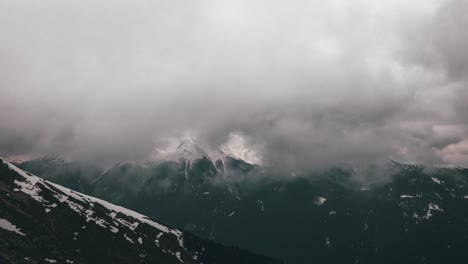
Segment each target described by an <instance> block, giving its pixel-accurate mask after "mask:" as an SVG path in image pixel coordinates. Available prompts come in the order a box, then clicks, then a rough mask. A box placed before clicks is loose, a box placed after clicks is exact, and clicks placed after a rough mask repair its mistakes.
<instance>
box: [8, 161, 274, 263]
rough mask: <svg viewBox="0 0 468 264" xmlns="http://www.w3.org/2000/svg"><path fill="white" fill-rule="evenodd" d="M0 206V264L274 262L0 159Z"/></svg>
mask: <svg viewBox="0 0 468 264" xmlns="http://www.w3.org/2000/svg"><path fill="white" fill-rule="evenodd" d="M46 160H47V161H49V162H52V160H50V159H46ZM43 161H45V160H43ZM55 161H56V162H57V160H55ZM0 209H1V210H0V263H90V264H99V263H103V264H104V263H168V264H169V263H205V264H207V263H232V264H238V263H246V264H247V263H249V264H250V263H252V264H257V263H265V264H274V263H281V262H280V261H276V260H273V259H269V258H267V257H262V256H259V255H255V254H252V253H249V252H246V251H243V250H240V249H238V248H235V247H225V246H222V245H220V244H216V243H214V242H212V241H207V240H202V239H199V238H197V237H196V236H194V235H192V234H190V233H186V232H182V231H179V230H177V229H174V228H170V227H168V226H165V225H163V224H161V223H159V222H157V221H155V220H152V219H150V218H148V217H146V216H144V215H141V214H139V213H136V212H135V211H132V210H129V209H126V208H123V207H121V206H117V205H114V204H112V203H109V202H106V201H104V200H101V199H98V198H94V197H91V196H88V195H84V194H82V193H79V192H77V191H73V190H70V189H68V188H65V187H62V186H60V185H58V184H55V183H52V182H49V181H46V180H44V179H41V178H39V177H37V176H34V175H33V174H31V173H29V172H25V171H23V170H22V169H20V168H18V167H16V166H15V165H13V164H11V163H10V162H8V161H6V160H4V159H1V158H0Z"/></svg>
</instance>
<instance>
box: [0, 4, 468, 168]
mask: <svg viewBox="0 0 468 264" xmlns="http://www.w3.org/2000/svg"><path fill="white" fill-rule="evenodd" d="M466 9H467V3H466V1H457V0H430V1H422V0H418V1H412V2H411V3H408V2H407V1H393V0H392V1H390V0H383V1H379V2H375V1H370V0H362V1H358V2H357V3H349V2H348V1H341V0H338V1H332V2H317V1H312V2H310V1H296V2H295V3H285V2H281V1H263V0H259V1H236V3H223V4H221V3H218V2H217V1H211V0H203V1H197V2H191V1H183V2H178V3H175V2H172V1H166V0H162V1H157V2H152V3H150V2H146V1H142V2H139V3H133V2H128V1H117V2H113V3H112V5H110V3H108V2H106V1H81V2H79V3H78V2H73V3H63V2H62V1H56V0H47V1H42V2H41V3H40V4H38V3H37V2H36V1H34V0H24V1H20V2H14V3H13V2H10V1H1V2H0V17H1V22H2V23H0V33H1V39H2V41H1V44H0V56H1V58H2V60H1V62H0V68H1V69H2V71H1V72H2V73H1V78H0V94H1V96H0V122H1V124H2V125H1V126H0V153H2V155H5V156H9V157H10V158H24V157H37V156H42V155H47V154H49V153H58V154H61V155H64V156H68V157H70V158H72V159H73V160H88V161H89V160H91V161H95V160H101V161H106V160H111V161H126V160H136V161H142V160H148V159H150V158H151V157H152V155H153V154H154V151H155V150H156V149H158V148H160V147H161V146H160V144H161V142H165V141H167V140H170V138H172V137H181V136H183V135H184V134H186V133H187V131H189V132H188V133H192V134H195V135H196V136H197V138H198V139H199V140H200V141H202V142H203V143H204V144H206V145H207V146H208V147H209V148H212V149H218V148H219V147H220V146H222V145H223V144H225V143H226V142H228V141H229V138H230V135H231V133H236V134H238V135H241V136H242V137H243V138H244V139H245V140H246V142H247V143H246V144H248V145H249V147H254V149H255V151H257V152H259V153H261V156H262V160H263V161H264V162H266V163H282V164H283V166H289V167H292V168H294V167H309V168H310V167H314V166H324V165H325V166H326V165H330V163H333V162H335V161H344V162H350V161H353V162H371V161H373V160H376V159H377V160H379V159H385V158H387V157H393V158H395V159H398V160H404V161H412V162H424V163H427V164H458V165H463V164H464V165H466V164H467V154H466V153H467V150H468V144H467V138H468V137H467V135H468V132H467V123H466V120H468V118H467V115H468V112H467V108H466V98H468V94H467V89H466V87H467V76H466V72H467V71H466V69H467V65H468V63H467V55H466V52H465V51H464V50H465V48H464V47H465V46H467V45H466V44H467V39H468V37H467V34H466V30H465V28H466V26H467V21H466V19H465V18H464V11H465V10H466ZM163 145H164V144H163Z"/></svg>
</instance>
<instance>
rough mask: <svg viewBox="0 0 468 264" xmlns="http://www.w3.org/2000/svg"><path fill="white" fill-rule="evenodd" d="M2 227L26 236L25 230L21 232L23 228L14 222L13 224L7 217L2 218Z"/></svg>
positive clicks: (0, 223)
mask: <svg viewBox="0 0 468 264" xmlns="http://www.w3.org/2000/svg"><path fill="white" fill-rule="evenodd" d="M0 228H1V229H5V230H7V231H11V232H15V233H17V234H18V235H21V236H26V235H25V234H24V233H23V232H21V229H19V228H17V227H16V226H15V225H14V224H12V223H11V222H10V221H8V220H6V219H2V218H0Z"/></svg>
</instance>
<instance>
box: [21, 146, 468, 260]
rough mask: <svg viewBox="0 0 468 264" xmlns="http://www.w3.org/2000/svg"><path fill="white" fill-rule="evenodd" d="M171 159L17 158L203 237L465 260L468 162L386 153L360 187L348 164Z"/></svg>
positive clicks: (279, 251)
mask: <svg viewBox="0 0 468 264" xmlns="http://www.w3.org/2000/svg"><path fill="white" fill-rule="evenodd" d="M189 143H190V144H187V145H186V144H181V145H180V146H179V147H178V152H177V154H176V155H173V156H172V157H171V158H169V159H163V160H155V161H152V162H144V163H135V162H127V163H118V164H112V165H109V164H107V165H106V166H101V165H100V166H97V165H96V166H91V165H83V164H80V163H74V162H68V161H65V160H64V159H61V158H59V157H44V158H40V159H36V160H31V161H28V162H23V163H21V164H18V166H20V167H22V168H24V169H26V170H28V171H31V172H33V173H36V174H37V175H39V176H41V177H43V178H46V179H48V180H50V181H52V182H56V183H59V184H62V185H64V186H67V187H69V188H71V189H74V190H78V191H81V192H84V193H86V194H89V195H93V196H96V197H100V198H102V199H106V200H109V201H111V202H114V203H117V204H120V205H123V206H125V207H128V208H131V209H133V210H136V211H138V212H142V213H144V214H146V215H149V216H150V217H153V218H155V219H159V220H161V221H163V222H165V223H168V224H170V225H171V226H174V227H177V228H179V229H183V230H186V231H190V232H192V233H194V234H196V235H198V236H201V237H202V238H205V239H213V240H215V241H218V242H221V243H224V244H228V245H235V246H239V247H242V248H246V249H248V250H250V251H252V252H257V253H260V254H263V255H267V256H272V257H275V258H279V259H283V260H285V261H286V263H289V264H291V263H292V264H302V263H304V264H306V263H340V264H341V263H408V264H415V263H464V262H465V260H466V259H467V257H468V252H467V251H466V248H468V185H467V180H468V169H466V168H459V167H453V168H450V167H444V168H442V167H439V168H432V169H426V168H425V167H424V166H422V165H418V164H403V163H398V162H396V161H392V160H390V161H389V163H388V166H387V167H386V170H387V171H384V172H382V171H378V170H376V171H375V172H374V173H385V174H386V175H387V176H385V179H386V180H385V181H380V182H376V183H373V184H366V185H363V183H362V182H359V181H356V180H355V177H356V173H358V171H356V170H355V168H354V167H352V166H337V167H334V168H330V169H329V170H325V171H323V172H320V173H316V172H315V173H313V172H310V173H308V172H304V171H302V172H288V171H286V170H285V169H283V168H281V167H280V166H273V167H272V166H270V167H266V166H261V165H258V164H254V163H251V162H247V161H245V160H243V159H241V158H239V157H238V156H234V155H229V153H227V152H224V153H223V152H220V153H222V154H223V155H221V156H219V158H216V159H214V158H213V157H212V156H211V157H209V156H208V155H207V154H206V152H205V151H203V149H202V148H199V147H198V146H196V144H194V142H189Z"/></svg>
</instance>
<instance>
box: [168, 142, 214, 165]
mask: <svg viewBox="0 0 468 264" xmlns="http://www.w3.org/2000/svg"><path fill="white" fill-rule="evenodd" d="M176 156H177V158H178V159H183V160H186V161H194V160H198V159H203V158H207V159H210V156H209V155H208V154H207V153H206V152H205V151H204V150H203V149H202V148H201V147H200V145H199V144H198V143H196V142H195V139H194V138H191V137H190V138H184V139H182V140H181V142H180V144H179V145H178V146H177V150H176Z"/></svg>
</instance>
